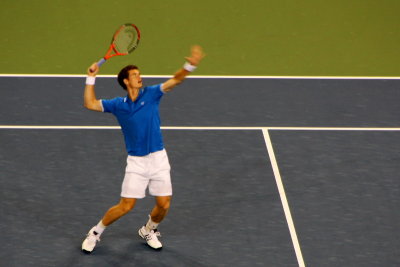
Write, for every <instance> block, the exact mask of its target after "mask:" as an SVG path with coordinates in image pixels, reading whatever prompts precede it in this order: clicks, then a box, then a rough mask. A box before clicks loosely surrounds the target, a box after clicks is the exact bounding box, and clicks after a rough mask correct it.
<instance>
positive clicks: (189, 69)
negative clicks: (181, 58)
mask: <svg viewBox="0 0 400 267" xmlns="http://www.w3.org/2000/svg"><path fill="white" fill-rule="evenodd" d="M183 68H184V69H185V70H187V71H189V72H192V71H194V70H195V69H196V68H197V67H196V66H193V65H192V64H190V63H189V62H185V65H183Z"/></svg>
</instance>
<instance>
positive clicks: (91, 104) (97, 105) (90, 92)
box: [83, 63, 103, 111]
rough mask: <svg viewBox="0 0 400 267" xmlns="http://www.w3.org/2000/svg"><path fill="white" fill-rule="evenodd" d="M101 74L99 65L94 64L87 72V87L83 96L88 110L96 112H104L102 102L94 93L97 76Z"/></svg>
mask: <svg viewBox="0 0 400 267" xmlns="http://www.w3.org/2000/svg"><path fill="white" fill-rule="evenodd" d="M98 72H99V66H98V65H97V63H93V64H92V65H91V66H90V67H89V68H88V70H87V75H88V76H87V78H86V86H85V92H84V95H83V101H84V104H83V105H84V106H85V108H87V109H90V110H94V111H103V107H102V105H101V102H100V101H101V100H98V99H97V98H96V93H95V91H94V84H95V80H96V75H97V73H98Z"/></svg>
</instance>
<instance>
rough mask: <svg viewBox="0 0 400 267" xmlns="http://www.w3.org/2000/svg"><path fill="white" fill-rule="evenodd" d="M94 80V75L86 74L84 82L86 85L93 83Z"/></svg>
mask: <svg viewBox="0 0 400 267" xmlns="http://www.w3.org/2000/svg"><path fill="white" fill-rule="evenodd" d="M95 82H96V77H95V76H87V77H86V84H87V85H94V83H95Z"/></svg>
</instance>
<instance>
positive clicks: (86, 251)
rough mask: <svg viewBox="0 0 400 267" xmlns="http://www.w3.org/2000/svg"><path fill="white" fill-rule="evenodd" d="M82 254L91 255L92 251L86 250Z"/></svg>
mask: <svg viewBox="0 0 400 267" xmlns="http://www.w3.org/2000/svg"><path fill="white" fill-rule="evenodd" d="M82 252H83V253H85V254H91V253H92V251H88V250H85V249H82Z"/></svg>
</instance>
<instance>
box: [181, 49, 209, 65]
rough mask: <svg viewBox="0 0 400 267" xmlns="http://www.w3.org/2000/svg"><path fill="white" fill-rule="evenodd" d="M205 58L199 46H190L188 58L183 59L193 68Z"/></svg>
mask: <svg viewBox="0 0 400 267" xmlns="http://www.w3.org/2000/svg"><path fill="white" fill-rule="evenodd" d="M205 56H206V54H204V52H203V48H201V46H199V45H194V46H192V49H191V55H190V57H185V59H186V60H187V61H188V62H189V63H190V64H191V65H194V66H197V65H199V63H200V61H201V60H202V59H203V58H204V57H205Z"/></svg>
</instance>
